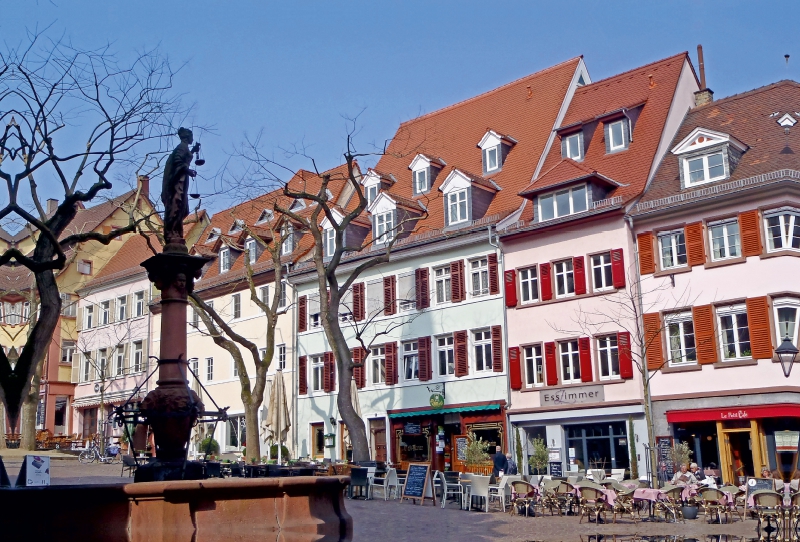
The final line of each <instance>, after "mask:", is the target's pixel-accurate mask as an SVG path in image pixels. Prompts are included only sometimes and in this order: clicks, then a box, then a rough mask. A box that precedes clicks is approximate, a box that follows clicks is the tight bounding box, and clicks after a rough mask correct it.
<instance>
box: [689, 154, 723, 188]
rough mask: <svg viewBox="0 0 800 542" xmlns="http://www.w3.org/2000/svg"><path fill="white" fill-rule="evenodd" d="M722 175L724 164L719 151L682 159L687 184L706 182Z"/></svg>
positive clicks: (720, 177)
mask: <svg viewBox="0 0 800 542" xmlns="http://www.w3.org/2000/svg"><path fill="white" fill-rule="evenodd" d="M724 177H725V164H724V162H723V160H722V153H721V152H718V153H715V154H709V155H706V156H698V157H696V158H686V159H685V160H684V178H685V179H686V185H687V186H692V185H696V184H702V183H708V182H711V181H716V180H718V179H722V178H724Z"/></svg>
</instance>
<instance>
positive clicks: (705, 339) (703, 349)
mask: <svg viewBox="0 0 800 542" xmlns="http://www.w3.org/2000/svg"><path fill="white" fill-rule="evenodd" d="M692 320H693V321H694V341H695V346H696V348H697V362H698V363H716V362H717V361H719V355H718V354H717V333H716V326H715V325H714V307H712V306H711V305H700V306H697V307H692Z"/></svg>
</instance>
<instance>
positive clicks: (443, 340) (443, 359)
mask: <svg viewBox="0 0 800 542" xmlns="http://www.w3.org/2000/svg"><path fill="white" fill-rule="evenodd" d="M436 356H437V358H438V360H439V376H448V375H452V374H455V372H456V362H455V357H454V353H453V336H452V335H447V336H445V337H437V339H436Z"/></svg>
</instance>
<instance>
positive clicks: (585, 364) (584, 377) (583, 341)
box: [578, 337, 594, 382]
mask: <svg viewBox="0 0 800 542" xmlns="http://www.w3.org/2000/svg"><path fill="white" fill-rule="evenodd" d="M578 359H579V360H580V363H581V382H592V381H594V375H592V340H591V339H590V338H589V337H581V338H579V339H578Z"/></svg>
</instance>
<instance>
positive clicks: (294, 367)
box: [268, 263, 300, 459]
mask: <svg viewBox="0 0 800 542" xmlns="http://www.w3.org/2000/svg"><path fill="white" fill-rule="evenodd" d="M285 265H286V286H287V287H288V286H289V264H288V263H286V264H285ZM279 286H280V285H279ZM286 301H287V302H288V301H289V300H288V299H287V300H286ZM296 303H297V288H292V305H293V306H295V307H296ZM292 313H293V317H292V337H293V339H292V395H293V396H294V400H293V401H292V402H293V403H294V408H292V427H293V430H292V452H293V453H294V455H295V456H297V455H298V453H299V442H298V441H297V439H298V436H299V428H298V427H297V407H298V403H299V400H300V398H299V396H298V394H297V389H298V386H299V384H300V380H299V379H300V374H299V372H298V371H299V367H298V366H297V360H298V355H297V354H298V352H297V322H298V321H299V320H298V318H299V316H298V314H297V310H296V309H295V310H294V311H292ZM268 449H269V448H268ZM295 459H297V457H295Z"/></svg>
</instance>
